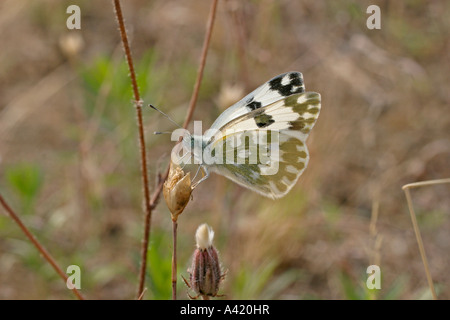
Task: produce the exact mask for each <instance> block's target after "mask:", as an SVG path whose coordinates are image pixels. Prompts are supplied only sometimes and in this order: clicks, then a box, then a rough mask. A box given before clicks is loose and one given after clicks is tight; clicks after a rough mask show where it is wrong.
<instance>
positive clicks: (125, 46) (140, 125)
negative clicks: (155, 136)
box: [114, 0, 152, 298]
mask: <svg viewBox="0 0 450 320" xmlns="http://www.w3.org/2000/svg"><path fill="white" fill-rule="evenodd" d="M114 8H115V12H116V17H117V23H118V24H119V30H120V37H121V39H122V44H123V49H124V51H125V57H126V59H127V63H128V69H129V71H130V79H131V86H132V88H133V93H134V105H135V107H136V118H137V126H138V130H139V149H140V158H141V161H140V162H141V177H142V187H143V193H144V207H145V216H144V235H143V237H142V246H141V266H140V271H139V286H138V292H137V298H139V297H140V296H141V294H142V292H143V290H144V284H145V271H146V269H147V251H148V240H149V238H150V229H151V217H152V206H151V204H150V191H149V186H148V175H147V155H146V152H145V135H144V125H143V120H142V101H141V98H140V95H139V89H138V85H137V81H136V73H135V72H134V66H133V58H132V57H131V50H130V46H129V44H128V37H127V32H126V29H125V23H124V19H123V15H122V8H121V7H120V1H119V0H114Z"/></svg>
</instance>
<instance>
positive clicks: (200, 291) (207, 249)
mask: <svg viewBox="0 0 450 320" xmlns="http://www.w3.org/2000/svg"><path fill="white" fill-rule="evenodd" d="M213 238H214V231H213V230H212V229H211V228H210V227H209V226H208V225H207V224H202V225H201V226H199V227H198V228H197V232H196V233H195V239H196V241H197V249H195V251H194V254H193V255H192V265H191V268H190V269H189V270H188V272H189V274H190V277H189V280H190V281H189V284H188V285H189V287H190V288H191V289H192V290H194V291H195V292H196V293H197V297H198V296H203V297H216V296H218V295H217V293H218V291H219V287H220V283H221V281H222V280H223V278H224V276H225V275H224V274H222V270H221V266H220V261H219V255H218V254H217V250H216V248H214V246H213V244H212V242H213Z"/></svg>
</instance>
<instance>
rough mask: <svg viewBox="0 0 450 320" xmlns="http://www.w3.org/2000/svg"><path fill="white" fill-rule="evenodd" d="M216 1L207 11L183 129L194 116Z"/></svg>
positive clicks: (215, 0) (216, 0)
mask: <svg viewBox="0 0 450 320" xmlns="http://www.w3.org/2000/svg"><path fill="white" fill-rule="evenodd" d="M217 2H218V0H213V3H212V5H211V9H210V11H209V17H208V23H207V26H206V35H205V40H204V41H203V48H202V54H201V56H200V64H199V66H198V70H197V80H196V81H195V85H194V91H193V93H192V97H191V101H190V102H189V108H188V112H187V114H186V118H185V120H184V123H183V128H184V129H186V128H187V126H188V125H189V122H190V121H191V119H192V115H193V114H194V109H195V105H196V104H197V98H198V92H199V90H200V84H201V82H202V78H203V70H204V69H205V63H206V56H207V54H208V48H209V42H210V40H211V34H212V30H213V26H214V20H215V18H216V9H217Z"/></svg>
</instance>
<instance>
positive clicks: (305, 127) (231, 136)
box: [206, 92, 320, 198]
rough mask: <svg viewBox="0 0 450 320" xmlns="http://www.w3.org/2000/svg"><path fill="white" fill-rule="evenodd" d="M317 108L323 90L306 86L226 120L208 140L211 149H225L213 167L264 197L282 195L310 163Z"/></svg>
mask: <svg viewBox="0 0 450 320" xmlns="http://www.w3.org/2000/svg"><path fill="white" fill-rule="evenodd" d="M319 112H320V94H318V93H315V92H306V93H297V94H292V95H289V96H287V97H285V98H283V99H282V100H279V101H276V102H273V103H271V104H269V105H266V106H264V107H260V108H255V110H252V111H250V112H246V113H245V114H243V115H240V116H238V117H236V118H234V119H233V120H231V121H228V122H227V123H225V124H224V125H223V126H222V127H220V129H219V131H218V133H217V134H216V135H214V136H212V137H211V138H209V141H208V142H207V148H206V151H207V152H211V154H213V155H214V156H215V155H217V154H220V152H222V154H220V157H221V160H222V161H220V163H218V164H214V165H211V166H210V167H209V168H210V169H211V171H215V172H216V173H219V174H221V175H223V176H225V177H227V178H229V179H231V180H232V181H234V182H236V183H238V184H240V185H242V186H244V187H247V188H249V189H252V190H254V191H256V192H258V193H260V194H262V195H264V196H266V197H270V198H280V197H282V196H284V195H285V194H287V193H288V192H289V190H290V189H291V188H292V186H293V185H294V184H295V183H296V182H297V180H298V178H299V177H300V175H301V174H302V173H303V171H304V170H305V168H306V166H307V164H308V161H309V153H308V149H307V147H306V144H305V142H306V139H307V138H308V135H309V133H310V131H311V129H312V128H313V127H314V124H315V123H316V121H317V118H318V116H319ZM261 137H262V138H261ZM264 137H265V138H264ZM264 139H265V141H264ZM230 141H234V145H230V144H229V142H230ZM238 145H239V146H240V147H237V146H238ZM222 150H224V151H222ZM252 155H253V159H252ZM255 155H256V156H255ZM264 155H270V157H269V158H268V157H267V156H264ZM230 160H231V161H230ZM251 160H253V161H251Z"/></svg>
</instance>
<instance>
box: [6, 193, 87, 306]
mask: <svg viewBox="0 0 450 320" xmlns="http://www.w3.org/2000/svg"><path fill="white" fill-rule="evenodd" d="M0 203H1V205H2V206H3V208H4V209H5V210H6V212H8V213H9V216H10V217H11V218H12V219H13V220H14V222H16V223H17V225H18V226H19V227H20V229H22V231H23V233H25V235H26V236H27V238H28V239H29V240H30V241H31V243H32V244H33V245H34V246H35V247H36V248H37V249H38V251H39V252H40V253H41V255H42V256H43V257H44V259H45V260H47V262H48V263H50V265H51V266H52V267H53V269H55V271H56V273H57V274H59V276H60V277H61V278H62V279H63V280H64V283H65V284H67V279H68V277H67V275H66V274H65V273H64V271H62V269H61V268H60V267H59V266H58V264H57V263H56V261H55V259H53V257H52V256H51V255H50V253H49V252H48V251H47V250H46V249H45V248H44V246H43V245H41V244H40V243H39V241H38V240H37V239H36V237H35V236H34V235H33V234H32V233H31V231H30V230H28V228H27V227H26V226H25V224H24V223H23V222H22V220H21V219H20V218H19V216H18V215H17V214H16V213H15V212H14V211H13V210H12V209H11V207H10V206H9V205H8V204H7V203H6V201H5V199H3V197H2V195H0ZM71 290H72V291H73V293H74V294H75V295H76V296H77V298H78V299H80V300H84V297H83V295H82V294H81V292H80V291H78V290H77V288H73V289H71Z"/></svg>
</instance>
